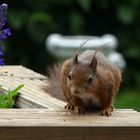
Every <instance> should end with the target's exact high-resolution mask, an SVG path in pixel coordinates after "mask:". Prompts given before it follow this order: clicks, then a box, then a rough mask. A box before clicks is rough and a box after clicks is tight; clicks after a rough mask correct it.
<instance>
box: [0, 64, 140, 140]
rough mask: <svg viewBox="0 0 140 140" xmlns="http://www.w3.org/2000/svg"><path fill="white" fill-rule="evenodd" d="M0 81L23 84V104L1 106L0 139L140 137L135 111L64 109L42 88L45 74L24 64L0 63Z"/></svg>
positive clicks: (20, 101) (11, 85) (135, 139)
mask: <svg viewBox="0 0 140 140" xmlns="http://www.w3.org/2000/svg"><path fill="white" fill-rule="evenodd" d="M0 84H1V85H2V86H3V88H4V90H7V89H8V88H15V87H17V86H18V85H20V84H24V87H23V88H22V89H21V90H20V93H21V94H20V97H19V98H18V101H17V106H18V107H20V108H26V109H0V140H46V139H47V140H55V139H56V140H91V139H95V140H101V139H107V140H118V139H119V140H129V139H131V140H132V139H133V140H139V139H140V113H138V112H137V111H134V110H132V109H117V110H115V111H114V112H113V115H112V116H111V117H106V116H99V114H98V113H97V112H94V113H86V114H84V115H76V114H73V113H72V112H68V111H65V110H63V106H64V105H65V103H64V102H62V101H59V100H57V99H55V98H53V97H51V96H50V95H49V94H47V93H46V92H44V90H43V89H42V87H43V86H44V85H45V86H47V80H46V77H45V76H43V75H41V74H38V73H36V72H34V71H32V70H29V69H27V68H25V67H23V66H4V67H0ZM48 86H49V85H48ZM27 108H28V109H27ZM29 108H46V109H29Z"/></svg>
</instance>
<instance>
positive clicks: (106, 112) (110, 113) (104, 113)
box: [100, 107, 113, 117]
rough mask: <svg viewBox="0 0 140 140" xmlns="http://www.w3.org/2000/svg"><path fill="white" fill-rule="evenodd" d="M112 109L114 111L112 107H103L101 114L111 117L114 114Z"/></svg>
mask: <svg viewBox="0 0 140 140" xmlns="http://www.w3.org/2000/svg"><path fill="white" fill-rule="evenodd" d="M112 111H113V108H112V107H111V108H107V109H103V110H101V112H100V115H103V116H107V117H110V116H111V115H112Z"/></svg>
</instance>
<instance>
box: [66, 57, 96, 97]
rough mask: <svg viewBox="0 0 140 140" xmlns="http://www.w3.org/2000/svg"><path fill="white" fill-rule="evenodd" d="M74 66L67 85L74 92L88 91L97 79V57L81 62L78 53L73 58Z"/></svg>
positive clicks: (76, 93)
mask: <svg viewBox="0 0 140 140" xmlns="http://www.w3.org/2000/svg"><path fill="white" fill-rule="evenodd" d="M72 65H73V67H72V69H71V71H70V73H69V74H68V76H67V85H68V87H69V88H70V91H71V93H72V94H75V95H77V96H78V95H81V94H84V93H88V92H89V91H90V89H91V88H92V87H93V84H94V83H95V80H96V67H97V59H96V57H95V55H94V56H93V58H92V60H91V62H90V63H84V62H79V60H78V55H77V54H76V55H75V56H74V58H73V64H72Z"/></svg>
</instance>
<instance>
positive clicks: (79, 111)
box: [74, 106, 85, 114]
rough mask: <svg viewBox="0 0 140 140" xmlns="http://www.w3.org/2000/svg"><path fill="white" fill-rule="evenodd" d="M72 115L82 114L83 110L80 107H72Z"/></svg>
mask: <svg viewBox="0 0 140 140" xmlns="http://www.w3.org/2000/svg"><path fill="white" fill-rule="evenodd" d="M74 113H76V114H84V113H85V109H84V108H83V107H81V106H74Z"/></svg>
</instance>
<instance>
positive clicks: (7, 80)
mask: <svg viewBox="0 0 140 140" xmlns="http://www.w3.org/2000/svg"><path fill="white" fill-rule="evenodd" d="M0 70H1V76H0V83H1V85H2V86H3V89H4V90H7V89H8V88H15V87H16V86H18V85H20V84H24V87H23V88H22V89H21V90H20V92H21V94H20V97H19V98H18V100H17V102H16V105H17V107H20V108H54V109H60V108H63V107H64V105H65V104H66V103H64V102H62V101H60V100H57V99H55V98H53V97H51V96H50V95H49V94H47V93H46V92H44V90H43V88H42V87H43V86H47V81H46V77H45V76H43V75H41V74H38V73H36V72H34V71H32V70H29V69H27V68H25V67H23V66H4V67H1V68H0Z"/></svg>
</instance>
